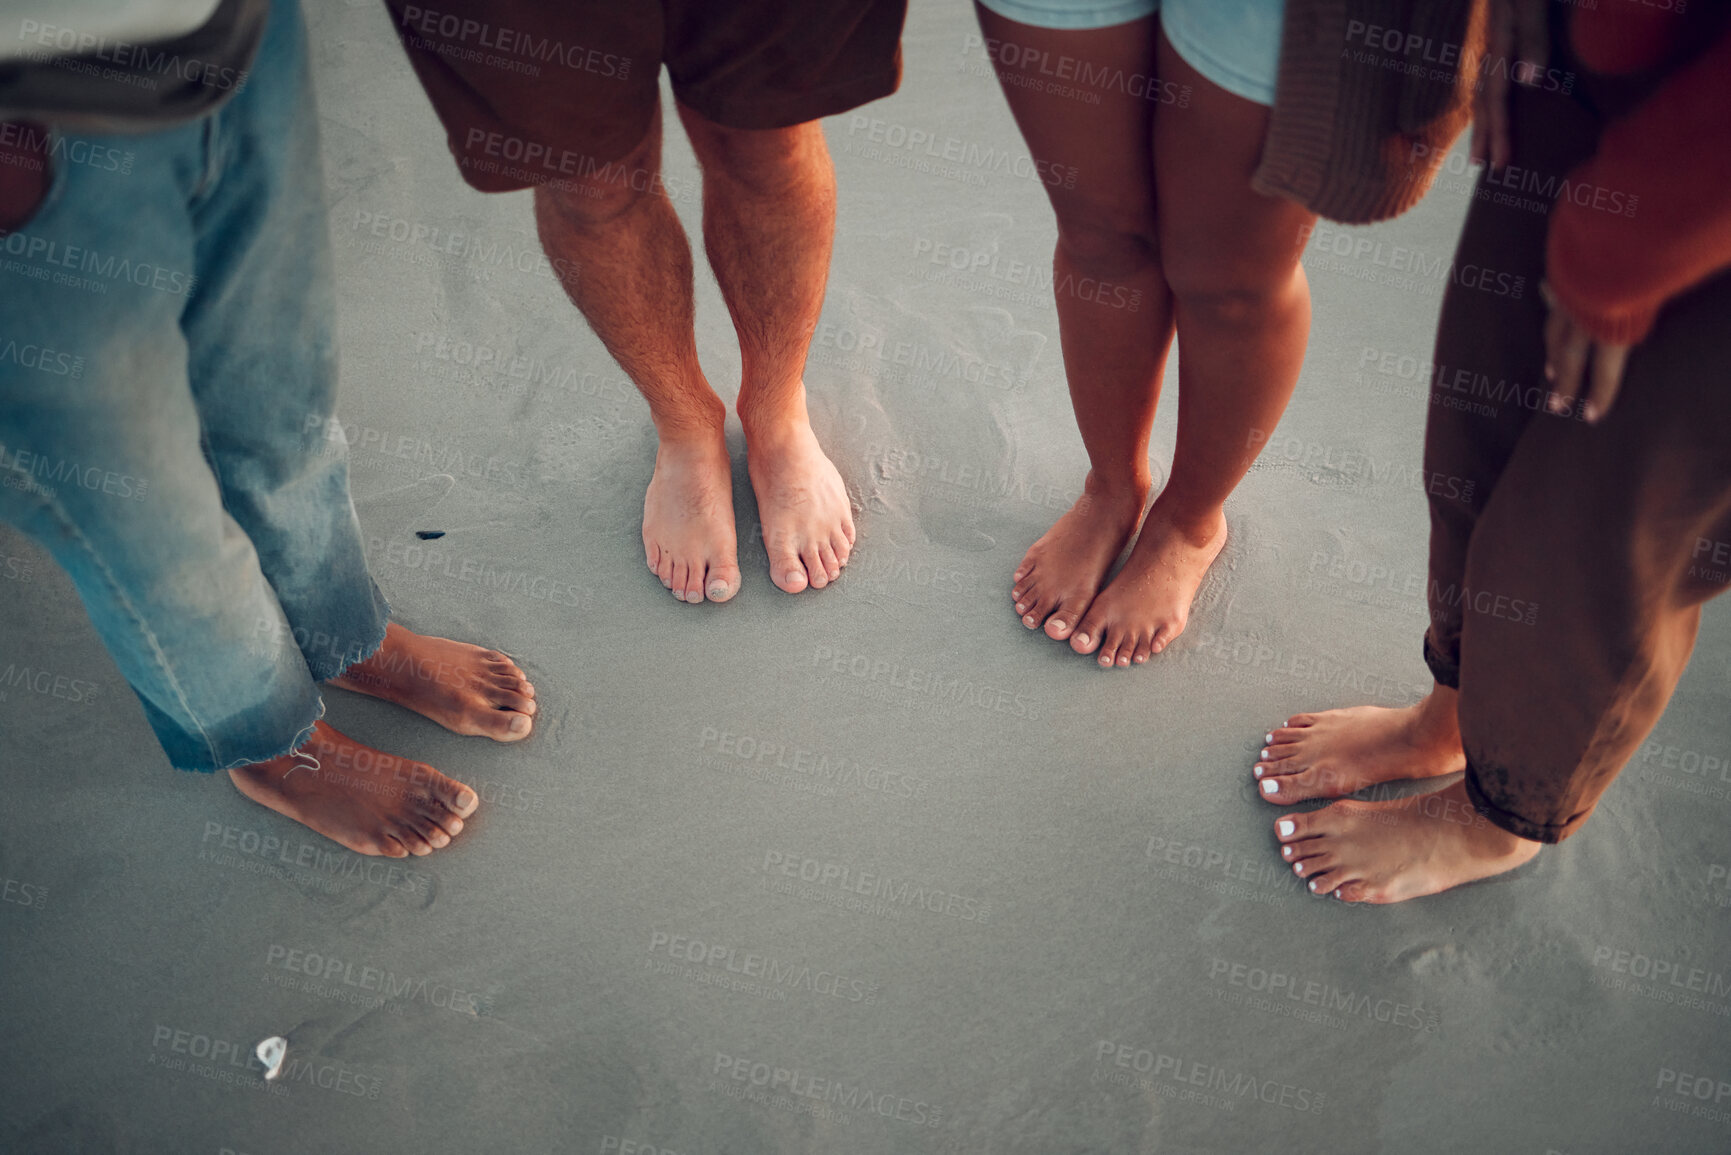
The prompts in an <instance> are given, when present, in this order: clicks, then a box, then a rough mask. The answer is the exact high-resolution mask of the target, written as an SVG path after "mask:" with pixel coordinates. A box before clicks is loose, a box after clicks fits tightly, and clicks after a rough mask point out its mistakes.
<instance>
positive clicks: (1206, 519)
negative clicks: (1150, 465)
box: [1148, 493, 1226, 549]
mask: <svg viewBox="0 0 1731 1155" xmlns="http://www.w3.org/2000/svg"><path fill="white" fill-rule="evenodd" d="M1148 520H1149V521H1150V522H1153V523H1157V524H1160V525H1164V526H1166V527H1167V528H1168V529H1170V530H1171V531H1172V532H1173V533H1175V534H1177V535H1178V536H1179V537H1180V538H1182V539H1183V540H1185V541H1187V542H1189V543H1190V544H1191V545H1193V546H1195V547H1196V548H1197V549H1201V548H1202V547H1203V546H1206V545H1207V544H1208V543H1209V542H1211V541H1213V540H1214V539H1215V538H1217V537H1219V536H1220V532H1221V530H1223V529H1224V528H1225V527H1226V508H1225V507H1224V506H1220V505H1199V506H1191V505H1188V504H1185V503H1182V502H1180V501H1178V500H1176V499H1174V500H1172V501H1168V500H1167V499H1166V494H1165V493H1162V494H1161V495H1160V496H1159V497H1158V498H1156V499H1155V501H1154V505H1153V507H1152V508H1151V509H1149V511H1148Z"/></svg>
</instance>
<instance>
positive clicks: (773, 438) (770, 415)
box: [736, 382, 811, 446]
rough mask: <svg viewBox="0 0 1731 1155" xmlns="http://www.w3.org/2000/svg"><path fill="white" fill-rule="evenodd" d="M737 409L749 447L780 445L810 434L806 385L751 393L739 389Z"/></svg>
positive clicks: (748, 390)
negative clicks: (753, 443)
mask: <svg viewBox="0 0 1731 1155" xmlns="http://www.w3.org/2000/svg"><path fill="white" fill-rule="evenodd" d="M736 408H737V409H738V411H739V424H740V425H741V426H742V427H743V428H744V429H745V440H746V444H747V445H748V446H749V445H750V444H751V443H752V442H754V441H755V442H767V443H775V442H781V441H785V440H787V439H788V438H790V437H795V436H800V435H803V434H805V433H809V432H810V431H811V415H810V414H809V413H808V412H807V410H806V407H805V386H804V385H802V384H800V383H798V382H795V383H794V385H793V387H792V388H791V389H776V390H753V389H751V388H750V387H749V386H742V387H741V388H740V391H739V401H738V403H737V406H736Z"/></svg>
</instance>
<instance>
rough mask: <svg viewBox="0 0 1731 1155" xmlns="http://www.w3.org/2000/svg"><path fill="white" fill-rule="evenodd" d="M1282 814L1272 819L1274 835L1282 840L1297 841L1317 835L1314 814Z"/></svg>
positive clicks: (1312, 812)
mask: <svg viewBox="0 0 1731 1155" xmlns="http://www.w3.org/2000/svg"><path fill="white" fill-rule="evenodd" d="M1316 813H1317V812H1316V811H1311V812H1309V813H1307V814H1284V815H1282V816H1281V817H1279V818H1277V819H1275V820H1274V837H1276V838H1278V839H1280V841H1282V842H1287V843H1299V842H1302V841H1304V840H1305V839H1307V838H1315V837H1316V836H1317V831H1316V822H1315V817H1314V816H1315V814H1316Z"/></svg>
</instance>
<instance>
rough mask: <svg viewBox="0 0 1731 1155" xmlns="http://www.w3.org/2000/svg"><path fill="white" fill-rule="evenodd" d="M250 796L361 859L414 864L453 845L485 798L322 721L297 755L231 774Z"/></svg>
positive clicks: (421, 763) (239, 786) (285, 756)
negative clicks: (416, 859)
mask: <svg viewBox="0 0 1731 1155" xmlns="http://www.w3.org/2000/svg"><path fill="white" fill-rule="evenodd" d="M228 776H229V778H230V779H231V780H233V782H234V784H235V786H237V787H238V788H239V789H240V792H241V793H242V794H245V795H246V796H247V797H248V798H251V799H252V800H253V801H254V802H257V803H260V804H261V805H264V806H268V807H270V808H271V809H272V810H274V811H276V812H277V813H278V814H282V815H285V816H286V817H289V818H292V819H294V820H295V821H296V822H299V823H300V824H301V825H303V826H310V827H312V828H313V829H314V830H316V831H318V832H319V833H320V834H322V835H324V836H325V837H326V838H329V839H332V840H334V841H336V842H340V843H342V844H343V845H344V846H346V847H348V848H349V849H350V850H352V851H354V852H355V853H357V854H379V855H383V856H384V857H386V858H406V857H408V856H409V855H411V854H414V855H423V854H431V853H432V852H433V851H434V850H436V849H438V848H439V847H442V846H449V845H450V844H451V839H453V838H455V837H456V836H457V835H458V834H459V833H461V831H462V829H463V819H465V818H467V817H468V816H469V815H471V814H473V813H474V812H475V807H476V806H478V805H479V804H480V799H479V798H477V797H476V796H475V792H474V791H473V790H471V789H469V788H468V787H467V786H465V785H463V784H462V783H461V782H456V781H453V780H452V779H450V778H447V777H445V776H444V775H443V774H441V773H439V772H438V771H437V770H435V769H433V768H432V767H431V766H428V765H426V764H425V763H423V762H412V761H410V760H409V759H407V758H398V757H397V756H396V755H394V754H385V753H381V752H380V751H378V750H374V749H373V748H372V747H370V746H363V745H361V744H360V743H359V742H356V741H355V740H354V739H352V738H348V737H346V736H344V735H343V734H340V733H338V732H337V731H336V730H333V729H332V728H331V727H330V726H328V725H326V724H325V723H324V722H318V723H315V724H314V726H313V735H312V737H311V738H308V739H307V740H306V742H305V743H303V744H302V745H301V748H300V749H299V750H296V751H295V752H294V753H292V754H285V755H283V756H282V757H281V758H273V759H271V760H270V761H268V762H254V763H253V764H251V765H250V766H242V767H240V768H238V769H234V770H230V771H229V772H228Z"/></svg>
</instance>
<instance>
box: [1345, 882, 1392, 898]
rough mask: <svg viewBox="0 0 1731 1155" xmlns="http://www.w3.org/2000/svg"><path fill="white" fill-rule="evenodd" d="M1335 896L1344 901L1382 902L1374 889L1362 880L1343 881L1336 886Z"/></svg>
mask: <svg viewBox="0 0 1731 1155" xmlns="http://www.w3.org/2000/svg"><path fill="white" fill-rule="evenodd" d="M1334 897H1336V898H1338V899H1340V901H1342V902H1380V901H1382V900H1381V899H1380V898H1379V897H1378V896H1377V895H1376V893H1375V892H1374V891H1372V889H1371V888H1370V887H1368V886H1366V885H1365V884H1364V883H1362V882H1343V883H1341V884H1340V885H1339V886H1338V887H1336V888H1335V891H1334Z"/></svg>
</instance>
